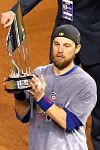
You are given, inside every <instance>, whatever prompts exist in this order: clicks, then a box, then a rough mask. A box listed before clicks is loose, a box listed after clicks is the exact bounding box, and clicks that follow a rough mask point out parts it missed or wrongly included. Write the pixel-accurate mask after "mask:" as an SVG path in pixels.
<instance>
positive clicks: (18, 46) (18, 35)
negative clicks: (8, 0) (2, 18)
mask: <svg viewBox="0 0 100 150" xmlns="http://www.w3.org/2000/svg"><path fill="white" fill-rule="evenodd" d="M6 47H7V51H8V54H9V58H10V60H11V65H12V67H11V70H10V75H9V76H8V77H7V78H6V81H5V84H6V88H5V90H6V91H7V92H9V93H16V92H19V91H21V90H28V89H31V87H30V85H29V83H28V80H29V79H31V78H32V74H31V73H30V63H29V54H28V49H27V47H26V35H25V29H24V25H23V18H22V13H21V7H20V1H19V3H18V8H17V12H16V16H15V18H14V21H13V23H12V25H11V26H10V28H9V30H8V34H7V38H6Z"/></svg>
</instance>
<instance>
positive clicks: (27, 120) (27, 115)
mask: <svg viewBox="0 0 100 150" xmlns="http://www.w3.org/2000/svg"><path fill="white" fill-rule="evenodd" d="M15 113H16V118H17V119H18V120H20V121H21V122H23V123H27V122H29V120H30V109H29V110H28V112H27V114H26V115H25V116H24V117H23V118H22V117H20V116H19V114H18V113H17V112H16V110H15Z"/></svg>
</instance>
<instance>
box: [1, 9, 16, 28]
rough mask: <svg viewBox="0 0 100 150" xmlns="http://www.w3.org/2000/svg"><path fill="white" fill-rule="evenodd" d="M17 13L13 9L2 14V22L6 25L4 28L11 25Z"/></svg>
mask: <svg viewBox="0 0 100 150" xmlns="http://www.w3.org/2000/svg"><path fill="white" fill-rule="evenodd" d="M15 15H16V14H15V13H14V12H12V11H8V12H5V13H2V14H1V24H2V25H3V26H4V28H7V27H9V26H10V25H11V24H12V23H13V20H14V17H15Z"/></svg>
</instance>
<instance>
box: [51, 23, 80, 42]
mask: <svg viewBox="0 0 100 150" xmlns="http://www.w3.org/2000/svg"><path fill="white" fill-rule="evenodd" d="M55 37H65V38H68V39H71V40H72V41H74V42H75V43H76V44H80V32H79V30H78V29H77V28H76V27H75V26H73V25H70V24H66V25H61V26H59V27H57V28H56V29H55V31H54V33H53V39H54V38H55Z"/></svg>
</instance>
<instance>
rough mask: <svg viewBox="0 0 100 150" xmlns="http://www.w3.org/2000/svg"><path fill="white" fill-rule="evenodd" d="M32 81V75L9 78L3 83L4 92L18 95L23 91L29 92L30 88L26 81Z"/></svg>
mask: <svg viewBox="0 0 100 150" xmlns="http://www.w3.org/2000/svg"><path fill="white" fill-rule="evenodd" d="M30 79H32V75H23V76H19V77H17V76H14V77H12V76H9V77H8V78H7V79H6V81H5V84H6V86H5V91H7V92H8V93H19V92H21V91H23V90H30V89H31V86H30V85H29V83H28V80H30Z"/></svg>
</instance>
